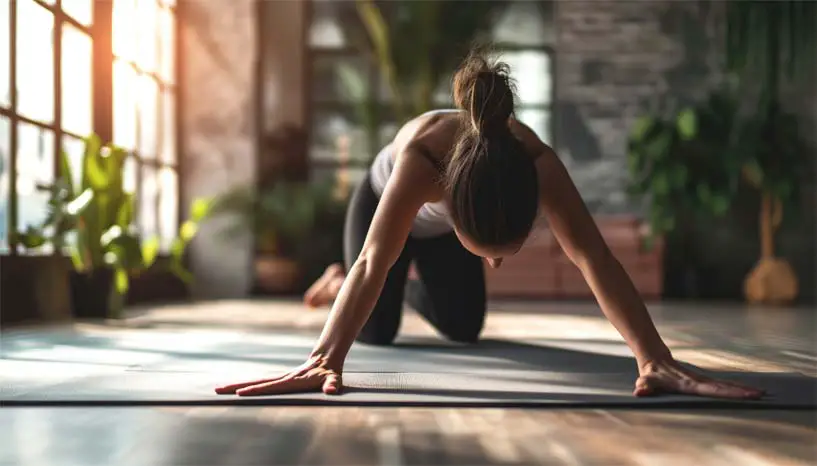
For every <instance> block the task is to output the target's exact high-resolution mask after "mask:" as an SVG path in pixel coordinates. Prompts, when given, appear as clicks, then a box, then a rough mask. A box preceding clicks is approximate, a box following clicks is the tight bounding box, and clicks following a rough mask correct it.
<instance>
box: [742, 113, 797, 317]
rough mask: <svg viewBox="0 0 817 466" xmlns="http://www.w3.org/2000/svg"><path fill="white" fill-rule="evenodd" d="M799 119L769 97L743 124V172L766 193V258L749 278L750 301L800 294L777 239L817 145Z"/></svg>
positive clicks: (762, 226)
mask: <svg viewBox="0 0 817 466" xmlns="http://www.w3.org/2000/svg"><path fill="white" fill-rule="evenodd" d="M798 123H799V122H798V121H797V118H796V117H794V116H793V115H791V114H789V113H786V112H784V111H783V110H782V109H781V107H780V104H779V103H778V102H777V101H775V100H768V101H765V102H764V104H763V105H762V107H761V108H760V109H759V111H758V112H756V113H755V112H753V113H752V116H750V117H748V118H746V119H745V120H743V121H742V124H741V131H740V135H741V137H740V138H739V144H740V148H741V153H742V154H744V163H743V166H742V170H741V173H742V175H743V176H744V178H745V179H746V180H747V181H748V182H749V183H750V185H751V186H752V187H754V188H755V189H756V190H758V191H759V194H760V198H761V201H760V212H759V231H760V259H759V260H758V262H757V264H756V265H755V267H754V268H753V269H752V270H751V272H749V274H748V276H747V277H746V280H745V281H744V295H745V297H746V300H747V301H748V302H750V303H763V304H788V303H791V302H792V301H794V300H795V298H796V297H797V293H798V280H797V275H796V274H795V272H794V269H792V267H791V265H790V264H789V263H788V261H786V260H785V259H784V258H782V257H779V256H777V255H776V254H775V246H774V243H775V233H776V231H777V229H778V228H779V227H780V225H781V222H782V221H783V217H784V211H786V210H789V211H792V210H794V209H796V208H797V206H798V201H799V199H800V182H801V178H802V175H803V174H804V173H810V172H811V171H810V170H812V167H811V166H810V164H809V154H813V149H812V148H810V147H808V145H807V143H806V142H805V140H804V138H803V136H802V134H801V133H800V131H799V130H798V127H799V124H798Z"/></svg>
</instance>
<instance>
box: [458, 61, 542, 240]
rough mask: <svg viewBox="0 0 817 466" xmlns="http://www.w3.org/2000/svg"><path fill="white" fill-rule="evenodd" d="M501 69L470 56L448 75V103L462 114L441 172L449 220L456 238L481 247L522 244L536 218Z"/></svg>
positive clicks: (534, 187) (534, 184) (533, 191)
mask: <svg viewBox="0 0 817 466" xmlns="http://www.w3.org/2000/svg"><path fill="white" fill-rule="evenodd" d="M509 71H510V70H509V68H508V65H507V64H505V63H501V62H497V63H491V62H489V61H488V59H487V58H486V56H485V52H484V51H482V50H476V51H474V52H472V53H471V55H470V56H469V57H468V58H467V59H466V60H465V62H463V64H462V65H461V66H460V68H459V70H458V71H457V73H456V74H455V75H454V82H453V87H454V101H455V102H456V104H457V107H458V108H460V109H462V110H464V112H463V121H462V126H461V129H460V135H459V139H458V141H457V144H456V146H455V147H454V150H453V152H452V154H451V157H450V161H449V163H448V166H447V169H446V174H445V175H446V177H445V181H446V188H447V192H448V195H449V197H450V199H451V215H452V218H453V221H454V225H455V226H456V227H457V228H458V229H459V231H460V232H461V233H464V234H465V235H467V236H468V237H469V238H470V239H471V240H473V241H475V242H476V243H478V244H480V245H482V246H489V247H497V246H505V245H509V244H513V243H515V242H517V241H522V240H524V238H525V237H527V235H528V234H529V233H530V230H531V228H532V227H533V223H534V220H535V219H536V215H537V212H538V206H539V202H538V195H537V193H538V181H537V177H536V169H535V166H534V164H533V158H532V157H531V156H530V155H529V154H527V153H526V151H525V147H524V146H523V144H522V142H521V141H519V140H518V139H517V138H516V137H515V136H514V135H513V134H512V133H511V130H510V128H509V126H508V123H509V122H508V120H509V118H510V117H511V116H512V115H513V112H514V90H513V82H512V80H511V78H510V76H509Z"/></svg>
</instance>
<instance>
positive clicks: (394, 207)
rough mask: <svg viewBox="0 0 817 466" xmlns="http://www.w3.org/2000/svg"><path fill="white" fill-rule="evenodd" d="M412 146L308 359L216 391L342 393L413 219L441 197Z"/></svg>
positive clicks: (396, 169) (401, 159) (400, 161)
mask: <svg viewBox="0 0 817 466" xmlns="http://www.w3.org/2000/svg"><path fill="white" fill-rule="evenodd" d="M410 147H411V145H409V148H408V149H406V150H404V151H403V152H402V153H401V154H399V155H398V157H397V160H396V161H395V166H394V171H393V172H392V176H391V178H390V180H389V183H388V185H387V186H386V189H385V191H384V192H383V196H382V197H381V199H380V202H379V204H378V206H377V210H376V211H375V214H374V218H373V219H372V224H371V226H370V227H369V231H368V233H367V235H366V240H365V241H364V244H363V248H362V249H361V252H360V255H359V256H358V257H357V259H356V260H355V263H354V265H352V267H351V268H350V270H349V271H348V273H347V275H346V278H345V279H344V282H343V285H342V287H341V289H340V292H339V294H338V296H337V298H336V299H335V303H334V305H333V306H332V310H331V312H330V313H329V319H328V320H327V322H326V324H325V325H324V327H323V332H322V333H321V336H320V338H319V339H318V342H317V344H316V345H315V348H314V349H313V351H312V354H311V355H310V357H309V358H308V359H307V361H306V362H305V363H304V364H303V365H301V366H300V367H298V368H296V369H293V370H292V371H290V372H288V373H286V374H283V375H281V376H280V377H273V378H268V379H260V380H252V381H249V382H241V383H236V384H230V385H225V386H221V387H218V388H216V393H218V394H238V395H242V396H255V395H272V394H280V393H292V392H303V391H312V390H323V392H324V393H327V394H337V393H339V392H340V390H341V386H342V382H341V374H342V372H343V364H344V362H345V360H346V355H347V353H348V352H349V349H350V348H351V347H352V343H353V342H354V340H355V338H356V337H357V335H358V333H359V332H360V330H361V328H362V327H363V325H364V324H365V323H366V320H368V318H369V315H370V314H371V312H372V309H373V308H374V305H375V303H376V302H377V299H378V297H379V296H380V292H381V290H382V288H383V284H384V282H385V280H386V276H387V275H388V273H389V269H391V267H392V265H394V263H395V262H396V261H397V259H398V258H399V257H400V253H401V252H402V250H403V246H404V245H405V242H406V239H407V237H408V235H409V232H410V231H411V225H412V222H413V221H414V217H415V216H416V215H417V211H418V210H419V209H420V207H421V206H422V205H423V204H424V203H426V202H428V201H430V200H434V199H433V198H434V196H435V194H438V192H437V191H438V190H439V188H438V187H437V185H436V182H435V181H436V176H437V172H436V171H435V170H434V168H433V167H432V166H431V164H430V163H429V162H428V161H427V160H426V159H425V158H424V157H422V156H418V155H417V154H414V153H413V151H412V149H411V148H410Z"/></svg>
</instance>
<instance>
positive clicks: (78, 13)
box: [62, 0, 94, 26]
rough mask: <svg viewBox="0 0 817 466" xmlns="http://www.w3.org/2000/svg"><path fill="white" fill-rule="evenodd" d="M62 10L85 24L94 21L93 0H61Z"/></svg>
mask: <svg viewBox="0 0 817 466" xmlns="http://www.w3.org/2000/svg"><path fill="white" fill-rule="evenodd" d="M62 11H64V12H66V13H68V16H70V17H72V18H74V19H75V20H77V21H78V22H80V23H82V24H84V25H86V26H88V25H90V24H91V23H92V22H94V0H62Z"/></svg>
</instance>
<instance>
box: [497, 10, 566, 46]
mask: <svg viewBox="0 0 817 466" xmlns="http://www.w3.org/2000/svg"><path fill="white" fill-rule="evenodd" d="M551 11H552V2H531V1H514V2H512V3H511V5H510V6H509V7H508V8H507V9H506V10H505V11H504V12H503V14H502V16H501V17H500V18H499V21H497V23H496V25H495V26H494V33H493V36H494V37H493V39H494V42H499V43H511V44H518V45H546V44H550V43H553V42H555V39H556V34H555V29H554V27H553V19H552V14H551Z"/></svg>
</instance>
